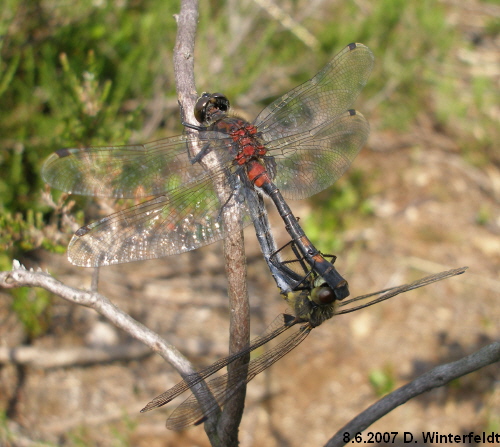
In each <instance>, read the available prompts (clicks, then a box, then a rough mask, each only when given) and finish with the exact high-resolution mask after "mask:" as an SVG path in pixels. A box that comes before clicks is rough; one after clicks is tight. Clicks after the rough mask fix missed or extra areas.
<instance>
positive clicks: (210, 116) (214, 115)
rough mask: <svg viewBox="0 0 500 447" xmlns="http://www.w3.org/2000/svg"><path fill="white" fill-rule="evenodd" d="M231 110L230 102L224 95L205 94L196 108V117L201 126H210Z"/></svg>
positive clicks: (199, 99)
mask: <svg viewBox="0 0 500 447" xmlns="http://www.w3.org/2000/svg"><path fill="white" fill-rule="evenodd" d="M228 110H229V100H228V99H227V98H226V97H225V96H224V95H223V94H222V93H206V92H205V93H203V94H202V95H201V96H200V98H198V101H196V105H195V106H194V117H195V118H196V120H197V121H198V122H199V123H200V124H204V125H210V124H212V123H213V122H214V121H216V120H218V119H220V118H222V117H223V116H224V115H225V114H226V113H227V111H228Z"/></svg>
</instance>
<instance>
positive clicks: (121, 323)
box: [0, 261, 194, 375]
mask: <svg viewBox="0 0 500 447" xmlns="http://www.w3.org/2000/svg"><path fill="white" fill-rule="evenodd" d="M0 287H1V288H4V289H12V288H16V287H41V288H43V289H45V290H47V291H49V292H51V293H53V294H54V295H57V296H59V297H61V298H63V299H65V300H67V301H70V302H72V303H74V304H78V305H80V306H85V307H90V308H92V309H94V310H95V311H96V312H98V313H99V314H101V315H102V316H103V317H105V318H107V319H108V320H109V321H110V322H111V323H113V324H114V325H115V326H116V327H118V328H120V329H122V330H124V331H125V332H127V333H128V334H130V335H131V336H132V337H134V338H135V339H137V340H139V341H140V342H142V343H144V344H145V345H146V346H148V347H149V348H150V349H152V350H153V351H154V352H156V353H158V354H159V355H161V356H162V357H163V358H164V359H165V360H166V361H167V362H168V363H170V364H171V365H172V366H173V367H174V368H175V369H176V370H177V371H179V373H180V374H181V375H187V374H191V373H193V372H194V370H193V368H192V365H191V364H190V363H189V361H188V360H187V359H186V358H185V357H184V356H183V355H182V354H181V353H180V352H179V351H178V350H177V349H176V348H175V347H174V346H172V345H171V344H169V343H167V342H166V341H165V340H164V339H163V338H161V337H160V336H159V335H158V334H157V333H155V332H153V331H152V330H150V329H148V328H147V327H146V326H144V325H143V324H141V323H139V322H138V321H136V320H134V319H133V318H132V317H131V316H130V315H128V314H127V313H125V312H123V311H122V310H121V309H120V308H118V307H116V306H115V305H114V304H113V303H112V302H111V301H109V300H108V299H107V298H106V297H105V296H103V295H101V294H100V293H96V292H86V291H84V290H80V289H76V288H74V287H70V286H67V285H65V284H63V283H62V282H60V281H58V280H57V279H54V278H53V277H52V276H50V275H49V274H48V273H44V272H42V271H37V272H35V271H33V270H26V269H25V268H24V267H23V266H22V265H20V264H19V262H17V261H14V265H13V269H12V270H11V271H8V272H0Z"/></svg>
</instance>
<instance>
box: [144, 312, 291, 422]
mask: <svg viewBox="0 0 500 447" xmlns="http://www.w3.org/2000/svg"><path fill="white" fill-rule="evenodd" d="M293 320H294V317H292V316H291V315H288V314H280V315H278V316H277V317H276V318H275V319H274V321H273V322H272V323H271V324H270V325H269V326H268V328H267V329H266V331H265V332H264V333H263V334H262V335H260V336H258V337H256V338H254V339H253V340H252V341H251V343H250V346H249V347H248V348H246V349H242V350H241V351H240V352H237V353H236V354H233V355H230V356H228V357H224V358H222V359H219V360H217V361H216V362H215V363H213V364H212V365H210V366H207V367H206V368H203V369H202V370H201V371H198V372H196V373H194V374H190V375H189V376H187V377H186V378H185V379H184V380H182V381H181V382H179V383H178V384H177V385H175V386H174V387H172V388H170V389H169V390H168V391H165V392H164V393H163V394H160V395H159V396H157V397H155V398H154V399H153V400H152V401H151V402H149V403H148V404H147V405H146V406H145V407H144V408H143V409H142V410H141V413H144V412H146V411H149V410H152V409H153V408H158V407H161V406H163V405H165V404H167V403H168V402H170V401H171V400H173V399H175V398H176V397H177V396H179V395H181V394H182V393H184V391H187V390H188V389H189V388H191V387H192V386H194V385H196V384H198V383H200V382H201V381H202V380H205V379H206V378H207V377H210V376H211V375H212V374H215V373H216V372H217V371H219V370H221V369H222V368H224V367H225V366H227V365H229V364H230V363H233V362H234V361H235V360H238V359H240V358H241V357H243V356H245V355H247V354H248V353H250V352H252V351H254V350H255V349H257V348H259V347H261V346H262V345H264V344H266V343H267V342H268V341H270V340H272V339H274V338H275V337H277V336H278V335H280V334H281V333H283V332H284V331H286V330H288V329H289V328H290V327H292V326H291V325H290V323H291V322H292V321H293Z"/></svg>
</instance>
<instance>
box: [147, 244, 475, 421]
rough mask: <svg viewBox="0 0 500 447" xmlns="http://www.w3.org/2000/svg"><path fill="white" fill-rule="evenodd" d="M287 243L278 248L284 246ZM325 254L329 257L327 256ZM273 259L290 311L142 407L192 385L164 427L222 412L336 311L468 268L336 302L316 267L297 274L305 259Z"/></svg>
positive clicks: (150, 407)
mask: <svg viewBox="0 0 500 447" xmlns="http://www.w3.org/2000/svg"><path fill="white" fill-rule="evenodd" d="M287 245H291V246H293V245H294V241H291V242H290V243H289V244H287ZM285 247H286V246H285ZM285 247H282V249H283V248H285ZM295 248H296V247H295ZM282 249H280V250H282ZM295 253H297V251H295ZM325 256H327V257H328V255H325ZM330 261H331V262H334V261H335V259H334V257H330ZM273 262H274V263H275V265H276V266H279V269H281V274H282V276H283V277H288V278H289V280H290V284H295V285H294V286H293V288H294V289H295V290H291V291H289V292H287V293H282V296H283V298H284V299H285V301H286V302H287V303H288V305H289V307H290V308H291V310H292V313H291V314H287V313H284V314H280V315H278V317H276V319H275V320H274V321H273V323H272V324H271V325H270V326H269V327H268V329H267V330H266V331H265V333H264V334H262V335H261V336H259V337H257V338H255V339H254V340H252V341H251V342H250V344H249V346H248V347H247V348H244V349H242V350H241V351H239V352H238V353H236V354H233V355H230V356H227V357H224V358H222V359H219V360H217V361H216V362H215V363H213V364H212V365H210V366H208V367H206V368H204V369H202V370H200V371H198V372H196V373H193V374H190V375H188V376H186V377H185V378H184V379H183V380H182V381H181V382H179V383H178V384H177V385H175V386H174V387H172V388H171V389H169V390H168V391H166V392H164V393H162V394H160V395H159V396H157V397H155V398H154V399H153V400H151V401H150V402H149V403H148V404H147V405H146V406H145V407H144V408H143V409H142V410H141V412H142V413H144V412H147V411H150V410H153V409H155V408H158V407H161V406H163V405H165V404H167V403H169V402H171V401H172V400H173V399H175V398H176V397H178V396H180V395H181V394H183V393H184V392H185V391H187V390H188V389H196V393H193V394H191V395H190V396H189V397H188V398H187V399H186V400H185V401H184V402H183V403H182V404H180V405H179V406H178V407H177V408H176V409H175V410H174V411H173V413H172V414H171V415H170V417H169V418H168V420H167V423H166V426H167V428H169V429H172V430H181V429H184V428H187V427H189V426H191V425H200V424H201V423H203V422H204V421H206V420H207V419H208V418H209V417H210V416H211V415H212V414H215V413H216V412H218V411H220V408H221V407H222V406H223V405H224V404H225V403H226V402H227V401H228V400H229V399H231V397H232V396H234V394H235V393H236V392H238V390H239V389H240V388H241V387H242V386H244V385H245V384H247V383H248V382H249V381H251V380H252V379H253V378H254V377H256V376H257V375H258V374H260V373H261V372H263V371H264V370H266V369H267V368H269V367H270V366H271V365H273V364H274V363H276V362H277V361H278V360H280V359H281V358H283V357H284V356H285V355H286V354H288V353H289V352H290V351H292V350H293V349H295V348H296V347H297V346H298V345H299V344H300V343H302V342H303V341H304V340H305V339H306V337H307V336H308V335H309V334H310V332H311V331H312V330H313V329H314V328H316V327H317V326H320V325H321V324H322V323H324V322H325V321H326V320H329V319H331V318H332V317H334V316H337V315H342V314H346V313H350V312H354V311H357V310H360V309H364V308H366V307H369V306H372V305H374V304H377V303H380V302H382V301H385V300H388V299H390V298H392V297H394V296H396V295H399V294H401V293H405V292H408V291H410V290H414V289H417V288H419V287H423V286H426V285H429V284H431V283H434V282H437V281H441V280H444V279H447V278H451V277H453V276H456V275H460V274H462V273H464V272H465V270H466V269H467V267H462V268H458V269H452V270H448V271H444V272H440V273H437V274H434V275H429V276H426V277H424V278H421V279H419V280H417V281H414V282H412V283H409V284H404V285H400V286H397V287H391V288H388V289H384V290H380V291H378V292H374V293H369V294H367V295H361V296H358V297H356V298H351V299H349V300H344V301H339V300H338V299H337V298H336V294H335V292H334V290H332V288H331V287H330V286H329V285H328V284H327V283H326V282H325V281H324V279H323V278H321V277H320V276H318V274H317V273H316V272H315V271H314V270H312V269H309V271H307V273H306V274H305V275H302V277H301V278H300V274H298V273H297V271H296V270H297V269H296V265H297V264H298V265H299V266H300V268H304V266H305V265H306V263H305V259H304V258H298V259H296V260H290V261H282V262H278V261H276V260H275V261H273ZM299 278H300V280H299ZM367 300H368V301H367ZM289 330H292V334H291V335H289V336H288V337H287V338H285V339H284V340H282V341H281V342H280V343H278V344H277V345H276V346H274V347H272V348H270V349H268V350H267V351H266V352H265V353H264V354H262V355H260V356H259V357H257V358H255V359H252V360H251V361H250V362H249V363H248V364H243V365H241V366H238V367H236V368H235V369H234V370H233V371H232V372H231V374H229V373H225V374H223V375H220V376H217V377H214V378H211V377H212V376H213V375H214V374H216V373H217V372H219V371H220V370H221V369H222V368H224V367H227V366H228V365H229V364H231V363H233V362H236V361H237V360H240V359H243V358H245V357H247V356H248V355H249V354H250V353H251V352H253V351H255V350H256V349H257V348H260V347H261V346H264V345H266V344H267V343H269V342H270V341H271V340H274V339H275V338H277V337H278V336H280V335H282V334H284V333H285V332H286V331H289ZM206 379H209V380H208V381H207V382H206V384H205V386H204V387H201V386H200V384H201V383H202V382H205V380H206ZM196 387H198V388H196Z"/></svg>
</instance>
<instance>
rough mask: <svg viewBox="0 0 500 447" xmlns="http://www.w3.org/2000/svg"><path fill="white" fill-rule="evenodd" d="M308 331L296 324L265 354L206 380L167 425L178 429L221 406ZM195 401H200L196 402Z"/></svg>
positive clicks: (300, 339) (306, 328)
mask: <svg viewBox="0 0 500 447" xmlns="http://www.w3.org/2000/svg"><path fill="white" fill-rule="evenodd" d="M310 331H311V329H310V328H308V327H306V326H300V327H297V329H296V330H295V332H294V333H293V334H292V335H290V336H289V337H287V338H286V339H285V340H283V341H282V342H281V343H279V344H278V345H276V346H275V347H274V348H272V349H270V350H268V351H267V352H266V353H265V354H262V355H261V356H260V357H257V358H256V359H254V360H252V361H251V362H250V363H248V364H245V365H241V366H240V367H238V368H236V369H235V370H233V371H232V372H231V374H229V373H226V374H224V375H223V376H220V377H216V378H214V379H212V380H210V381H209V382H208V383H207V388H205V389H204V390H201V392H198V393H197V395H196V396H195V395H194V394H192V395H191V396H189V397H188V398H187V399H186V400H185V401H184V402H183V403H182V404H181V405H179V406H178V407H177V408H176V409H175V410H174V412H173V413H172V414H171V416H170V417H169V418H168V420H167V428H169V429H171V430H180V429H182V428H185V427H187V426H189V425H191V424H195V425H199V424H201V423H202V422H204V421H205V420H206V419H207V418H208V417H209V416H210V415H211V414H212V413H213V412H214V411H217V410H218V409H219V408H220V407H221V406H223V405H224V404H225V403H226V402H227V401H228V400H229V399H231V397H233V396H234V394H235V393H236V392H237V391H238V390H239V389H240V388H241V387H242V386H243V385H244V384H246V383H248V382H250V380H252V379H253V378H254V377H255V376H256V375H258V374H260V373H261V372H262V371H264V370H265V369H267V368H269V367H270V366H271V365H273V364H274V363H275V362H277V361H278V360H279V359H281V358H282V357H284V356H285V355H286V354H288V353H289V352H290V351H291V350H292V349H294V348H296V347H297V346H298V345H299V344H300V343H301V342H302V341H303V340H304V339H305V338H306V337H307V336H308V335H309V332H310ZM199 401H201V402H203V405H200V403H199Z"/></svg>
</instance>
